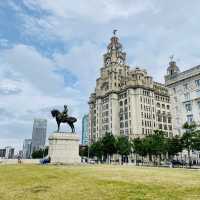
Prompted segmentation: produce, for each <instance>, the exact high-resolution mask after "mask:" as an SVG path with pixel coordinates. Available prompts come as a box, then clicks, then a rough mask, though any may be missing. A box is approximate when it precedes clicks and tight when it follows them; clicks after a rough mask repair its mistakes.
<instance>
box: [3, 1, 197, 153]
mask: <svg viewBox="0 0 200 200" xmlns="http://www.w3.org/2000/svg"><path fill="white" fill-rule="evenodd" d="M199 7H200V2H199V1H198V0H193V1H192V3H191V1H188V0H169V1H164V0H163V1H162V0H123V1H122V0H101V1H96V0H84V1H81V0H73V1H66V0H56V1H55V0H5V1H3V0H2V1H0V130H1V132H0V147H3V146H7V145H12V146H15V147H16V148H17V149H20V148H21V145H22V142H23V139H24V138H30V137H31V133H32V124H33V119H34V118H37V117H41V118H46V119H48V134H50V133H51V132H52V131H53V130H55V129H56V124H55V122H54V120H53V119H52V118H51V116H50V112H49V111H50V110H51V108H59V109H62V106H63V104H68V105H69V106H70V114H71V115H74V116H77V117H78V119H79V122H78V123H77V130H78V132H79V133H81V118H82V116H83V114H84V113H86V112H87V111H88V106H87V101H88V98H89V94H90V92H91V91H93V89H94V86H95V80H96V78H97V77H98V76H99V70H100V68H101V67H102V54H103V53H104V52H105V51H106V46H107V44H108V42H109V40H110V37H111V36H112V30H113V29H118V37H119V38H120V41H121V43H122V44H123V47H124V51H125V52H126V53H127V63H128V64H129V65H130V66H131V67H133V68H134V67H136V66H139V67H142V68H146V69H147V70H148V72H149V73H150V75H153V77H154V80H156V81H161V82H163V77H164V75H165V73H166V68H167V65H168V62H169V56H170V55H171V54H174V55H175V59H176V60H177V64H178V66H179V67H180V69H181V70H185V69H188V68H190V67H193V66H196V65H198V64H200V51H199V47H200V40H199V35H200V26H199V21H198V20H199V18H200V14H199ZM63 129H64V127H63Z"/></svg>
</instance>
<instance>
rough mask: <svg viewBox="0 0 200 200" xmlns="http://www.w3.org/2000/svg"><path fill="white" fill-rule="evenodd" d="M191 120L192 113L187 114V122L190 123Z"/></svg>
mask: <svg viewBox="0 0 200 200" xmlns="http://www.w3.org/2000/svg"><path fill="white" fill-rule="evenodd" d="M192 121H193V115H187V122H188V123H189V124H190V123H192Z"/></svg>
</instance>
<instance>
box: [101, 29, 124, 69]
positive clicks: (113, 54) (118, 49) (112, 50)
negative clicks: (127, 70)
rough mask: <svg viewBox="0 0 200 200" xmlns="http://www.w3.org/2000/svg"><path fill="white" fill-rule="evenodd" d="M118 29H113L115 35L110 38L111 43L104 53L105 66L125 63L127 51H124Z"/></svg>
mask: <svg viewBox="0 0 200 200" xmlns="http://www.w3.org/2000/svg"><path fill="white" fill-rule="evenodd" d="M116 31H117V30H114V31H113V36H112V38H111V39H110V43H109V44H108V46H107V53H106V54H104V66H105V67H107V66H109V65H110V64H113V63H114V64H116V63H118V64H125V61H126V53H125V52H123V51H122V45H121V43H120V42H119V38H118V37H117V36H116Z"/></svg>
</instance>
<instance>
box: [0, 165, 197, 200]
mask: <svg viewBox="0 0 200 200" xmlns="http://www.w3.org/2000/svg"><path fill="white" fill-rule="evenodd" d="M39 199H42V200H49V199H52V200H68V199H70V200H73V199H75V200H76V199H82V200H90V199H99V200H100V199H108V200H118V199H119V200H126V199H137V200H139V199H141V200H143V199H152V200H157V199H158V200H164V199H168V200H172V199H178V200H186V199H187V200H189V199H191V200H197V199H198V200H200V171H198V170H188V169H169V168H166V169H165V168H147V167H146V168H145V167H132V166H108V165H94V166H41V165H23V164H22V165H1V166H0V200H39Z"/></svg>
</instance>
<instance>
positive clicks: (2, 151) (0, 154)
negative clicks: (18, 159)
mask: <svg viewBox="0 0 200 200" xmlns="http://www.w3.org/2000/svg"><path fill="white" fill-rule="evenodd" d="M5 155H6V149H5V148H4V149H0V158H5Z"/></svg>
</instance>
